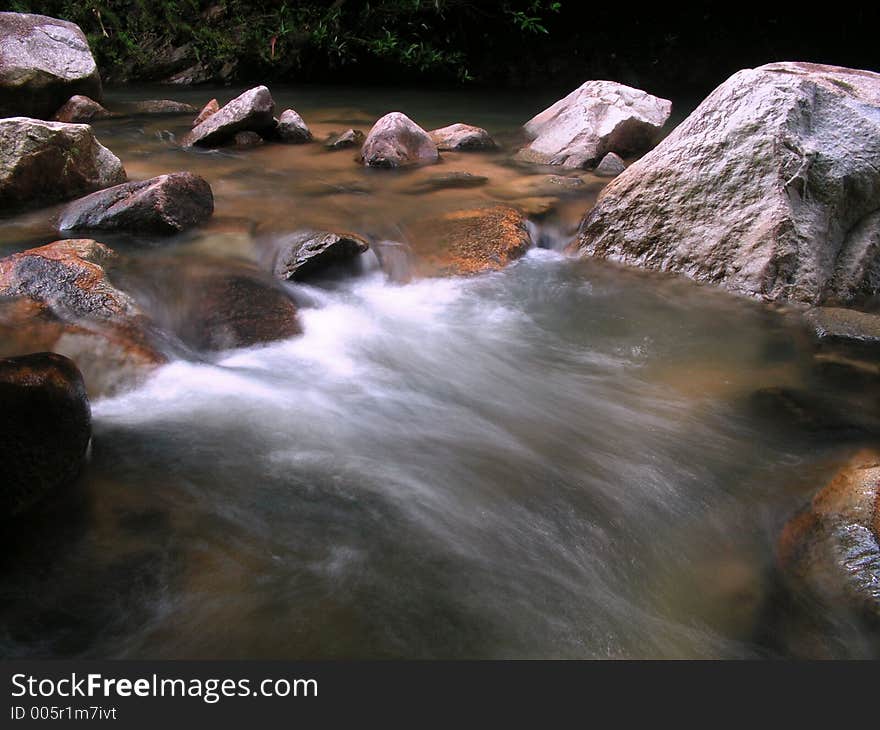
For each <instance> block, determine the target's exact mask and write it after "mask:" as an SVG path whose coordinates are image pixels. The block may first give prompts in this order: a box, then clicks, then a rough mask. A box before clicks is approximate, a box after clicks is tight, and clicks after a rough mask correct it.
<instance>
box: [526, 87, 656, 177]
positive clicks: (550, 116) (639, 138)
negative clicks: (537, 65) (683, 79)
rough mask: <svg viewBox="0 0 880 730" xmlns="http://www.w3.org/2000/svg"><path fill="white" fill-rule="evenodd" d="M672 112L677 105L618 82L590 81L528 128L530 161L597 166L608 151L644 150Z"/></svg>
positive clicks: (528, 158)
mask: <svg viewBox="0 0 880 730" xmlns="http://www.w3.org/2000/svg"><path fill="white" fill-rule="evenodd" d="M671 113H672V102H670V101H667V100H666V99H660V98H658V97H656V96H652V95H651V94H649V93H647V92H646V91H641V90H640V89H633V88H631V87H629V86H624V85H623V84H617V83H614V82H613V81H587V82H586V83H584V84H582V85H581V86H579V87H578V88H577V89H575V90H574V91H572V92H571V93H570V94H569V95H568V96H566V97H565V98H564V99H560V100H559V101H557V102H556V103H555V104H553V106H551V107H548V108H547V109H545V110H544V111H542V112H541V113H540V114H538V115H537V116H535V117H533V118H532V119H530V120H529V121H528V122H526V124H525V131H526V134H528V135H529V136H530V137H532V141H531V142H530V143H529V144H528V145H527V146H526V147H524V148H523V149H522V150H520V151H519V152H518V153H517V158H518V159H520V160H523V161H526V162H535V163H539V164H543V165H562V166H563V167H591V166H593V165H595V164H596V163H597V162H598V161H599V160H601V159H602V157H604V156H605V154H607V153H608V152H618V153H620V154H627V153H635V152H644V151H645V150H646V149H650V147H651V146H653V145H654V144H655V143H656V141H657V139H658V137H659V134H660V130H661V128H662V127H663V125H664V124H666V120H667V119H669V115H670V114H671Z"/></svg>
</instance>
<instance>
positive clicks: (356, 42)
mask: <svg viewBox="0 0 880 730" xmlns="http://www.w3.org/2000/svg"><path fill="white" fill-rule="evenodd" d="M2 5H6V6H7V9H10V10H15V11H18V12H37V13H42V14H45V15H52V16H54V17H59V18H64V19H67V20H70V21H72V22H74V23H77V24H78V25H79V26H80V27H81V28H82V29H83V31H84V32H85V33H86V35H87V36H88V38H89V42H90V44H91V45H92V48H93V50H94V52H95V54H96V56H97V58H98V62H99V64H100V65H101V67H102V69H105V72H107V73H109V75H110V76H111V77H116V78H125V77H133V78H149V75H150V71H151V66H154V67H158V66H161V62H162V59H163V58H167V57H168V56H169V55H170V54H171V52H172V49H175V48H180V47H181V46H186V47H187V49H188V51H189V52H191V54H192V55H193V56H194V58H195V59H196V60H198V61H199V62H200V63H202V64H203V65H205V66H206V67H208V68H209V69H213V70H216V69H217V68H220V67H221V66H223V65H224V64H226V63H229V62H234V63H236V64H238V67H239V69H241V70H244V69H247V70H248V71H249V72H251V73H253V74H262V75H264V76H266V77H267V78H272V77H276V78H285V77H290V76H293V75H297V77H299V75H300V73H302V72H305V73H306V75H308V72H309V70H316V69H321V70H323V71H326V70H328V69H329V70H334V69H337V70H338V69H342V68H343V67H346V66H351V65H353V64H361V63H381V64H383V65H384V66H385V67H389V68H391V69H392V70H393V69H398V70H399V71H401V72H404V73H408V72H412V73H416V72H417V73H421V74H429V75H431V76H434V77H439V78H443V77H447V78H450V79H452V78H455V79H458V80H459V81H461V82H466V81H470V80H472V78H473V76H472V72H471V70H470V69H471V65H472V63H473V62H474V60H475V56H476V55H477V53H479V52H481V51H483V50H484V48H483V45H484V43H485V39H486V36H488V35H490V34H491V35H492V36H493V37H494V38H499V37H501V38H508V39H509V42H510V47H511V48H514V49H515V48H516V44H517V43H520V42H523V41H524V40H525V39H526V38H528V37H534V36H536V35H546V34H547V33H548V29H547V25H546V21H547V19H548V18H549V17H550V16H552V15H553V14H555V13H558V12H559V10H560V3H559V2H544V1H542V0H525V1H523V0H507V1H506V2H499V3H481V2H468V1H467V0H393V1H389V2H369V1H368V0H347V1H346V0H335V1H330V0H325V1H324V2H321V1H315V0H313V1H311V2H288V1H287V0H284V1H283V2H279V1H278V0H274V1H273V0H268V1H266V2H259V0H208V1H205V0H202V1H199V0H10V1H9V2H0V6H2ZM159 71H161V69H159ZM157 72H158V71H157Z"/></svg>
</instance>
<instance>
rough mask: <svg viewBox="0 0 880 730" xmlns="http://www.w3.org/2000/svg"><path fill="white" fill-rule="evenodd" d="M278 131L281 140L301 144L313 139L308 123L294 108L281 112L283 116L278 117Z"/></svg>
mask: <svg viewBox="0 0 880 730" xmlns="http://www.w3.org/2000/svg"><path fill="white" fill-rule="evenodd" d="M277 133H278V136H279V137H280V138H281V141H282V142H287V143H288V144H300V143H302V142H309V141H310V140H311V139H312V133H311V132H310V131H309V127H308V125H307V124H306V123H305V122H304V121H303V118H302V117H301V116H300V115H299V114H297V113H296V112H295V111H294V110H293V109H285V110H284V111H283V112H281V116H280V117H278V129H277Z"/></svg>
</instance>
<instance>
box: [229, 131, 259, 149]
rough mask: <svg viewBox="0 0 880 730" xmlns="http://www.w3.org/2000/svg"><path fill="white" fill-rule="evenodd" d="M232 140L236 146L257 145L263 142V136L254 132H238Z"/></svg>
mask: <svg viewBox="0 0 880 730" xmlns="http://www.w3.org/2000/svg"><path fill="white" fill-rule="evenodd" d="M232 142H233V144H235V146H236V147H257V146H259V145H261V144H263V138H262V137H261V136H260V135H259V134H257V133H256V132H238V133H237V134H236V135H235V137H233V139H232Z"/></svg>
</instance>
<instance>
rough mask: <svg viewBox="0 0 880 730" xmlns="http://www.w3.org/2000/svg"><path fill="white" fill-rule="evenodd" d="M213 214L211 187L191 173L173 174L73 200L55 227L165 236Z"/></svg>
mask: <svg viewBox="0 0 880 730" xmlns="http://www.w3.org/2000/svg"><path fill="white" fill-rule="evenodd" d="M213 212H214V196H213V194H212V193H211V186H210V185H208V183H207V182H205V180H204V179H203V178H201V177H199V176H198V175H193V174H192V173H191V172H173V173H170V174H168V175H160V176H159V177H154V178H151V179H149V180H142V181H139V182H129V183H123V184H122V185H116V186H115V187H112V188H107V189H106V190H99V191H98V192H96V193H92V194H91V195H87V196H86V197H84V198H80V199H79V200H75V201H74V202H72V203H70V204H69V205H67V206H66V207H65V208H64V209H63V210H62V211H61V214H60V216H59V221H58V228H59V230H61V231H89V230H101V231H111V230H121V231H130V232H145V233H146V232H149V233H159V234H166V235H168V234H172V233H178V232H179V231H182V230H185V229H187V228H191V227H192V226H195V225H198V224H199V223H202V222H204V221H206V220H207V219H208V218H210V217H211V214H212V213H213Z"/></svg>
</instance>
